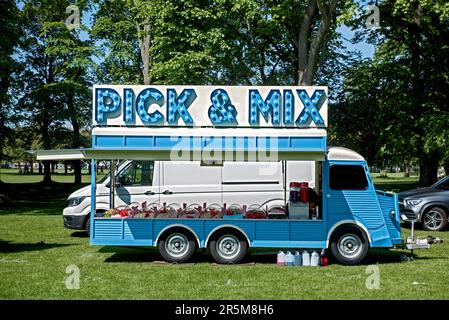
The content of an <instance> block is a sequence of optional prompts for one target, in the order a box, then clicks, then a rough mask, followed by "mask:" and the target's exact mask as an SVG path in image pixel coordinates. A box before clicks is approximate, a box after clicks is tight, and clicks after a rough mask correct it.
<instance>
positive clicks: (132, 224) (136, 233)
mask: <svg viewBox="0 0 449 320" xmlns="http://www.w3.org/2000/svg"><path fill="white" fill-rule="evenodd" d="M123 238H124V240H149V241H152V240H153V220H152V219H125V221H124V230H123Z"/></svg>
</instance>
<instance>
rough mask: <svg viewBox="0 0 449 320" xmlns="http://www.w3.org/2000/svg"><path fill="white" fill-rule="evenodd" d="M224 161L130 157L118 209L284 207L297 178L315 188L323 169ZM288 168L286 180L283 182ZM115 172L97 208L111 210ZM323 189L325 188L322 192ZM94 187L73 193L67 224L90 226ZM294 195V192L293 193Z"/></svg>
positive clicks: (122, 168) (121, 173) (101, 189)
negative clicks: (136, 206)
mask: <svg viewBox="0 0 449 320" xmlns="http://www.w3.org/2000/svg"><path fill="white" fill-rule="evenodd" d="M286 163H287V167H286V168H284V166H283V163H281V162H224V163H223V165H212V166H211V165H202V163H201V162H200V161H196V162H195V161H153V160H141V161H137V160H134V161H124V162H122V163H120V164H119V166H118V169H117V173H116V189H115V200H114V201H115V207H118V206H122V205H130V204H131V203H142V202H144V201H146V202H147V204H150V203H153V202H158V203H160V204H163V203H167V204H171V203H177V204H182V203H186V204H187V205H190V204H200V205H201V204H203V203H207V204H208V205H209V204H213V203H217V204H219V205H223V204H224V203H226V204H227V205H231V204H239V205H248V206H249V205H252V204H258V205H283V204H284V199H285V188H284V187H285V186H287V189H288V185H289V183H290V182H291V181H301V182H308V183H309V186H310V187H311V188H314V187H315V181H319V180H318V176H315V174H318V172H319V171H320V170H315V166H316V163H315V162H314V161H287V162H286ZM283 170H287V172H286V175H285V177H286V181H284V180H283V176H284V175H283ZM109 186H110V184H109V176H106V177H104V178H103V179H102V180H101V181H99V182H98V183H97V189H96V190H97V192H96V212H104V211H106V210H108V209H110V199H109V194H110V190H109ZM316 191H317V192H319V190H316ZM90 195H91V187H90V186H86V187H84V188H81V189H79V190H77V191H75V192H74V193H72V194H71V195H70V196H69V198H68V201H67V206H66V208H65V209H64V212H63V217H64V226H65V227H66V228H69V229H79V230H86V231H87V232H89V230H90V220H89V217H90V215H89V214H90V205H91V203H90V201H91V198H90ZM287 197H288V195H287Z"/></svg>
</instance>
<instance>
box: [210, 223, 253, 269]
mask: <svg viewBox="0 0 449 320" xmlns="http://www.w3.org/2000/svg"><path fill="white" fill-rule="evenodd" d="M209 248H210V253H211V255H212V257H213V258H214V260H215V261H216V262H217V263H221V264H231V263H239V262H240V261H242V259H243V258H244V257H245V255H246V251H247V249H248V244H247V243H246V240H245V239H244V238H243V236H242V235H241V234H240V233H239V232H237V231H233V230H221V231H218V232H217V233H215V234H214V236H213V238H212V240H211V241H210V244H209Z"/></svg>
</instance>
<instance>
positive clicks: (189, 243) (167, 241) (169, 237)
mask: <svg viewBox="0 0 449 320" xmlns="http://www.w3.org/2000/svg"><path fill="white" fill-rule="evenodd" d="M195 249H196V242H195V240H194V238H193V236H192V235H190V234H189V233H188V232H185V231H181V230H174V231H172V232H169V233H167V234H165V235H164V236H163V237H162V239H161V240H160V241H159V252H160V254H161V256H162V258H164V260H165V261H167V262H175V263H182V262H186V261H188V260H189V259H190V258H191V257H192V256H193V254H194V253H195Z"/></svg>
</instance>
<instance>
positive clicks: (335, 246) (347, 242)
mask: <svg viewBox="0 0 449 320" xmlns="http://www.w3.org/2000/svg"><path fill="white" fill-rule="evenodd" d="M368 246H369V245H368V242H367V241H366V239H365V237H364V235H363V234H362V232H361V231H360V230H359V229H357V228H354V227H344V228H341V229H339V230H337V231H336V232H335V233H334V235H333V236H332V241H331V246H330V249H331V253H332V255H333V256H334V258H335V259H337V260H338V261H339V262H340V263H343V264H348V265H351V264H357V263H359V262H361V261H362V260H363V259H365V257H366V254H367V252H368Z"/></svg>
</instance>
